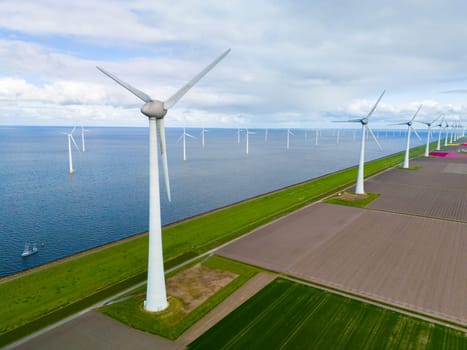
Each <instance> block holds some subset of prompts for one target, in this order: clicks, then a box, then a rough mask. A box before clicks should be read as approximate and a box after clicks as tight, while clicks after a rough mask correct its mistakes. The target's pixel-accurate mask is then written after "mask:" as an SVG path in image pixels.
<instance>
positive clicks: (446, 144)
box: [444, 122, 449, 147]
mask: <svg viewBox="0 0 467 350" xmlns="http://www.w3.org/2000/svg"><path fill="white" fill-rule="evenodd" d="M444 129H445V130H446V131H445V132H444V136H445V137H444V147H447V146H448V138H449V123H448V122H446V124H445V125H444Z"/></svg>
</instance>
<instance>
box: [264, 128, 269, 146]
mask: <svg viewBox="0 0 467 350" xmlns="http://www.w3.org/2000/svg"><path fill="white" fill-rule="evenodd" d="M264 143H268V128H266V130H264Z"/></svg>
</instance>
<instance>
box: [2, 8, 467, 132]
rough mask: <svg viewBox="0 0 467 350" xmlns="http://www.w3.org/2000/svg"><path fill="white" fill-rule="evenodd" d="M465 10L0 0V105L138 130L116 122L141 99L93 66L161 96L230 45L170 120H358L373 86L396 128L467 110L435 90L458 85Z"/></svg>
mask: <svg viewBox="0 0 467 350" xmlns="http://www.w3.org/2000/svg"><path fill="white" fill-rule="evenodd" d="M466 7H467V5H466V4H464V3H463V2H460V1H450V2H448V3H446V2H438V1H430V2H423V3H422V2H418V1H411V2H404V1H395V2H391V3H390V4H388V5H385V4H381V3H374V2H370V1H364V2H358V3H355V2H354V3H339V5H337V4H336V3H334V2H325V1H313V2H289V3H287V2H273V1H267V0H261V1H256V2H251V1H244V0H243V1H224V2H219V1H203V2H194V1H177V2H175V3H174V2H173V1H171V2H169V1H168V0H167V1H165V0H161V1H157V3H156V2H154V1H152V0H139V1H131V2H130V1H120V0H106V1H99V2H96V1H91V0H83V1H79V2H74V3H66V4H65V3H64V4H61V3H57V2H56V1H51V0H36V1H32V0H30V1H21V2H17V1H10V0H5V1H2V2H0V30H3V31H4V35H2V38H3V39H1V40H0V78H1V79H0V99H2V100H4V101H5V100H11V99H13V98H14V99H19V100H21V102H22V103H23V105H24V104H27V103H32V102H40V103H41V104H43V105H47V106H49V107H50V108H55V109H57V110H61V111H62V112H63V113H67V114H68V113H71V114H72V115H76V116H79V117H80V118H88V120H89V122H90V123H91V122H95V123H101V124H103V123H105V122H106V120H107V121H108V123H109V124H112V123H116V122H118V123H123V124H124V125H126V123H127V121H128V120H132V122H134V123H136V124H138V123H139V122H140V121H139V120H140V119H138V118H134V117H133V119H131V118H130V119H129V118H128V116H129V115H130V114H131V113H137V111H138V109H139V106H140V105H141V103H140V101H139V100H138V99H137V98H136V97H134V96H132V95H131V94H129V93H128V92H127V91H125V90H123V89H122V88H121V87H119V86H117V85H116V84H115V83H114V82H112V81H111V80H109V79H108V78H106V77H104V76H103V75H101V74H100V73H99V72H98V71H97V70H96V69H95V68H94V66H95V65H96V64H98V65H102V66H103V67H105V68H106V69H108V70H110V71H112V72H114V73H115V74H117V75H118V76H119V77H121V78H122V79H124V80H127V81H128V82H129V83H131V84H133V85H135V86H136V87H138V88H139V89H141V90H143V91H145V92H147V93H148V94H150V95H151V96H153V97H154V98H157V99H166V98H167V97H169V96H170V95H171V94H173V93H174V92H175V91H176V90H177V89H178V88H179V87H180V86H181V85H183V84H184V83H185V82H186V81H187V80H188V79H190V78H191V77H192V76H193V75H194V74H196V73H197V72H198V71H199V70H200V69H201V68H203V67H204V66H205V65H206V64H207V63H208V62H210V61H211V60H212V59H213V58H214V57H216V56H217V55H219V54H220V53H221V52H222V51H223V50H225V49H226V48H227V47H232V53H231V54H230V55H229V56H227V57H226V59H225V60H224V61H223V62H221V63H220V64H219V66H218V67H216V68H215V69H214V70H213V71H212V72H210V73H209V74H208V76H207V77H206V78H205V79H203V80H202V81H201V82H200V83H199V85H197V86H196V87H195V88H194V89H193V90H192V91H190V92H189V93H188V94H187V95H186V96H185V97H184V99H182V101H180V103H179V104H178V105H177V106H176V108H174V110H173V111H171V112H170V113H171V115H175V116H176V117H174V119H173V123H178V122H179V121H180V122H181V121H182V119H179V118H182V117H181V114H180V113H181V112H180V111H184V110H190V111H193V115H192V116H191V117H190V120H189V121H190V122H193V123H194V120H195V119H197V120H200V122H206V123H208V122H209V121H208V120H206V118H213V119H212V124H216V123H217V124H219V125H223V126H224V125H226V124H228V121H229V120H230V121H231V123H232V124H238V123H245V124H249V125H252V126H254V125H267V124H268V123H269V124H271V126H274V125H276V126H286V125H292V124H293V125H300V124H309V123H313V124H314V123H317V122H320V123H322V124H323V125H329V124H328V123H327V122H328V121H329V120H331V119H333V118H334V119H335V118H336V117H340V118H345V117H347V116H349V115H351V116H354V115H366V113H367V112H368V110H369V109H370V108H371V106H372V105H373V103H374V99H376V98H377V94H378V93H379V92H380V91H381V90H382V89H384V88H385V89H387V93H386V95H385V97H384V98H383V101H382V102H381V105H380V106H379V107H378V109H377V111H376V112H375V115H374V117H373V118H374V122H375V123H381V125H382V124H383V123H384V121H385V120H394V119H403V118H405V117H406V116H407V115H410V113H413V112H414V111H415V110H416V108H417V107H418V105H419V104H420V103H424V107H423V109H422V112H421V116H426V117H427V118H428V117H433V116H434V115H436V114H437V113H441V112H446V113H448V114H451V115H453V117H454V115H456V116H457V117H459V116H462V115H463V114H464V113H465V109H466V108H465V106H464V105H463V96H462V94H454V93H449V94H446V93H441V92H442V91H456V90H457V91H462V90H463V89H464V90H465V85H466V84H467V77H466V75H465V74H464V73H463V72H464V69H465V67H464V66H465V62H464V59H463V57H465V55H466V53H465V52H464V51H465V49H464V43H465V42H466V39H467V30H466V29H467V28H466V24H465V20H464V18H463V15H462V14H463V13H464V12H465V11H463V10H464V9H465V8H466ZM20 105H21V104H20ZM72 107H73V108H72ZM18 108H21V107H18ZM40 111H41V109H40V110H37V111H36V112H35V113H34V114H32V113H31V112H28V111H26V110H25V111H24V112H23V111H21V110H20V111H19V113H18V114H22V115H30V116H31V117H30V118H31V119H29V121H30V123H37V122H42V121H43V120H44V118H47V121H48V122H49V121H50V122H53V120H54V119H53V118H54V117H50V115H52V116H53V115H55V114H54V113H52V112H50V113H48V114H47V116H42V115H40ZM107 113H108V115H107ZM59 114H60V113H57V115H59ZM238 115H244V116H245V117H242V118H238ZM320 116H321V119H319V118H320ZM24 118H25V119H24V120H25V122H27V118H26V117H24ZM106 118H108V119H106ZM4 120H5V118H1V119H0V123H4ZM62 120H63V119H59V117H58V116H57V119H55V122H56V123H60V122H61V121H62ZM142 120H143V121H144V119H142ZM319 120H321V121H319ZM168 123H169V122H168Z"/></svg>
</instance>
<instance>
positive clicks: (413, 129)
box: [410, 126, 422, 141]
mask: <svg viewBox="0 0 467 350" xmlns="http://www.w3.org/2000/svg"><path fill="white" fill-rule="evenodd" d="M410 128H411V129H412V131H413V132H414V134H415V135H417V137H418V139H419V140H420V141H421V140H422V138H421V137H420V135H419V134H418V132H417V130H415V128H414V127H413V126H411V127H410Z"/></svg>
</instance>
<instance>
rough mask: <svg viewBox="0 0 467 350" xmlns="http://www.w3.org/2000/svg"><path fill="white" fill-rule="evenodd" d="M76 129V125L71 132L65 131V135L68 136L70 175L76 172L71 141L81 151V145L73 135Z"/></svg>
mask: <svg viewBox="0 0 467 350" xmlns="http://www.w3.org/2000/svg"><path fill="white" fill-rule="evenodd" d="M75 129H76V126H75V127H73V129H72V130H71V132H69V133H65V135H67V136H68V165H69V171H70V175H73V173H74V172H75V169H73V156H72V152H71V143H73V145H74V146H75V147H76V149H77V150H78V152H80V150H79V147H78V145H77V144H76V141H75V139H74V137H73V132H74V131H75Z"/></svg>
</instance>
